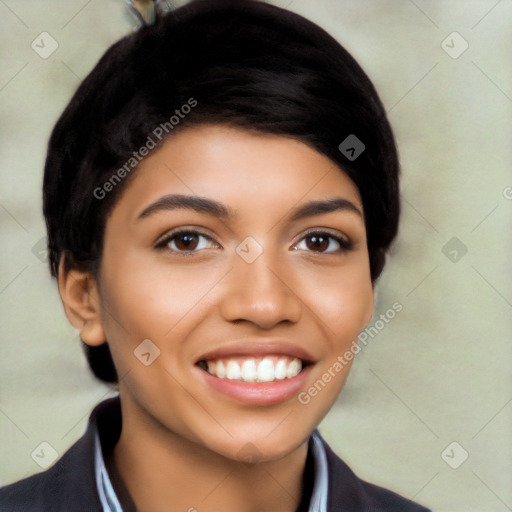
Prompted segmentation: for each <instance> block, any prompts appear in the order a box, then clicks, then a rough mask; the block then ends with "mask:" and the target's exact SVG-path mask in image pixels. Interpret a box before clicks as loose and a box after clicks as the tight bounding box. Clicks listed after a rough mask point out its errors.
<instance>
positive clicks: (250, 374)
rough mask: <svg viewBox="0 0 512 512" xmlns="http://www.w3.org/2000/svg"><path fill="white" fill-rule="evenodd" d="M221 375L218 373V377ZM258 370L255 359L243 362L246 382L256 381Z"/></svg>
mask: <svg viewBox="0 0 512 512" xmlns="http://www.w3.org/2000/svg"><path fill="white" fill-rule="evenodd" d="M218 376H219V375H218V374H217V377H218ZM256 376H257V370H256V363H255V362H254V359H248V360H247V361H244V363H243V364H242V380H243V381H244V382H254V381H255V380H256Z"/></svg>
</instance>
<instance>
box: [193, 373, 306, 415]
mask: <svg viewBox="0 0 512 512" xmlns="http://www.w3.org/2000/svg"><path fill="white" fill-rule="evenodd" d="M196 369H197V371H199V372H201V375H202V376H203V379H204V380H205V382H206V384H207V385H208V386H210V387H212V388H213V389H214V390H216V391H219V392H220V393H223V394H224V395H228V396H231V397H233V398H235V399H236V400H237V401H238V402H242V403H244V404H247V405H275V404H279V403H281V402H284V401H286V400H288V399H289V398H291V397H292V396H294V395H297V394H298V393H299V391H300V390H301V389H302V388H303V387H304V384H305V381H306V379H307V378H308V375H309V372H310V369H311V366H306V368H304V369H303V370H302V371H301V372H300V373H299V374H298V375H296V376H295V377H292V378H291V379H283V380H276V381H273V382H242V381H239V380H230V379H219V378H217V377H214V376H213V375H211V374H210V373H208V372H207V371H205V370H203V369H201V368H199V367H196Z"/></svg>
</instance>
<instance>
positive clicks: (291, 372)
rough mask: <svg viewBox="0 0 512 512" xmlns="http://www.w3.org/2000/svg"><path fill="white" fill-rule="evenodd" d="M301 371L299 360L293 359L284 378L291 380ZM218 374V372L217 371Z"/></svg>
mask: <svg viewBox="0 0 512 512" xmlns="http://www.w3.org/2000/svg"><path fill="white" fill-rule="evenodd" d="M301 369H302V362H301V361H300V359H294V360H293V361H292V362H291V363H290V364H289V365H288V368H287V370H286V376H287V377H288V378H289V379H291V378H292V377H295V375H297V374H298V373H299V372H300V371H301ZM217 372H218V370H217Z"/></svg>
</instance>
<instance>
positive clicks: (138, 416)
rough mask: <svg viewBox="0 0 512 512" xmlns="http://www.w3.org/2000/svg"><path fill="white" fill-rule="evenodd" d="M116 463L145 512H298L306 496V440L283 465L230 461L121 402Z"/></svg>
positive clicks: (283, 461)
mask: <svg viewBox="0 0 512 512" xmlns="http://www.w3.org/2000/svg"><path fill="white" fill-rule="evenodd" d="M122 404H123V407H122V415H123V424H122V425H123V426H122V431H121V436H120V438H119V441H118V443H117V444H116V446H115V448H114V453H113V456H114V461H115V464H116V467H117V469H118V471H119V473H120V475H121V478H122V479H123V481H124V484H125V485H126V488H127V489H128V492H129V493H130V495H131V497H132V499H133V501H134V502H135V504H136V506H137V510H141V511H144V512H160V511H162V512H164V511H165V512H168V511H169V510H170V508H169V506H170V505H171V506H172V510H173V511H179V512H181V511H183V512H203V511H204V510H207V511H208V512H221V511H222V512H258V511H261V510H265V512H274V511H275V512H295V510H296V509H297V506H298V504H299V503H300V500H301V497H302V493H303V475H304V468H305V462H306V456H307V448H308V446H307V441H306V442H304V443H303V444H302V445H300V446H299V447H298V448H297V449H296V450H294V451H293V452H292V453H289V454H288V455H286V456H285V457H283V458H282V459H279V460H274V461H271V462H259V463H257V464H248V463H244V462H240V461H237V460H233V459H229V458H227V457H224V456H223V455H220V454H218V453H216V452H213V451H211V450H209V449H208V448H207V447H205V446H203V445H200V444H198V443H195V442H193V441H190V440H189V439H186V438H184V437H183V436H180V435H179V434H177V433H175V432H172V431H170V430H168V429H166V428H165V427H163V426H162V425H161V424H158V423H157V422H156V420H154V419H148V417H147V415H144V414H143V413H142V411H140V410H137V409H138V407H137V405H136V404H135V403H134V402H133V401H130V400H128V401H126V400H124V398H123V402H122Z"/></svg>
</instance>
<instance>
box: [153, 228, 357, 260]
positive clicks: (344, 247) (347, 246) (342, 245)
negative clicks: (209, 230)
mask: <svg viewBox="0 0 512 512" xmlns="http://www.w3.org/2000/svg"><path fill="white" fill-rule="evenodd" d="M180 235H193V236H199V237H203V238H205V239H207V240H208V241H209V242H210V243H213V244H214V245H216V246H217V248H218V247H221V246H220V244H218V243H217V242H215V240H213V238H212V237H211V236H209V235H207V234H205V233H202V232H201V231H197V230H195V229H183V228H182V229H179V230H177V231H173V232H171V233H168V234H167V235H166V236H165V237H164V238H163V239H161V240H159V241H158V242H157V243H156V245H155V248H156V249H161V250H169V251H171V252H173V253H175V254H179V255H181V256H192V255H194V254H195V253H197V252H199V251H200V250H202V249H199V250H196V249H193V250H189V251H186V250H185V251H181V250H177V249H171V248H170V247H169V244H170V243H171V242H172V241H173V240H175V239H176V238H178V237H179V236H180ZM313 237H319V238H328V239H330V240H334V241H335V242H336V243H337V244H338V245H339V248H338V249H336V250H335V251H328V252H325V251H324V252H321V251H308V252H311V253H313V254H333V253H343V252H346V251H350V250H351V249H352V248H353V244H352V242H351V241H350V240H348V239H346V238H343V237H341V236H337V235H334V234H332V233H330V232H328V231H325V230H324V231H322V230H315V231H309V232H307V233H305V234H304V235H303V236H302V238H301V239H300V240H299V242H297V243H296V244H295V245H294V246H293V250H300V249H297V246H298V245H299V244H300V243H301V242H303V241H305V240H306V239H308V238H313ZM329 245H330V242H329ZM305 250H307V249H305Z"/></svg>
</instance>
